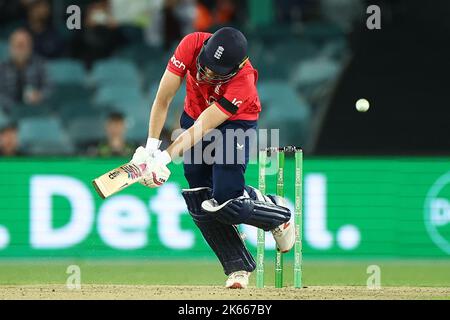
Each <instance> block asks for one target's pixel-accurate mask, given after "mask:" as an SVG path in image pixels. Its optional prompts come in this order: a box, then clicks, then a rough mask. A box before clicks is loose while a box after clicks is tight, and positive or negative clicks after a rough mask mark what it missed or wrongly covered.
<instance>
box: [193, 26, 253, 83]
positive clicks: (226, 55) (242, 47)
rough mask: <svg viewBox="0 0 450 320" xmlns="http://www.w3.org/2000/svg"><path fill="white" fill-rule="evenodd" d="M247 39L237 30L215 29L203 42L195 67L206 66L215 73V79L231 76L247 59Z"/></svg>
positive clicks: (222, 79) (223, 79)
mask: <svg viewBox="0 0 450 320" xmlns="http://www.w3.org/2000/svg"><path fill="white" fill-rule="evenodd" d="M247 58H248V57H247V39H246V38H245V36H244V35H243V34H242V32H240V31H239V30H237V29H235V28H231V27H224V28H221V29H219V30H217V31H216V32H215V33H214V34H213V35H212V36H211V37H210V38H208V39H207V40H206V41H205V43H204V44H203V48H202V50H201V51H200V54H199V56H198V58H197V69H198V71H199V72H200V73H204V71H205V70H204V68H205V67H207V68H208V69H210V70H211V71H213V72H214V73H215V74H216V77H215V78H216V79H215V80H217V81H222V82H225V81H226V80H229V79H230V78H231V77H233V76H234V75H235V74H236V73H237V72H238V71H239V68H240V67H241V66H242V65H243V63H244V62H245V61H246V59H247Z"/></svg>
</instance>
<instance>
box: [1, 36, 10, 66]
mask: <svg viewBox="0 0 450 320" xmlns="http://www.w3.org/2000/svg"><path fill="white" fill-rule="evenodd" d="M7 58H8V43H7V42H6V41H0V62H2V61H4V60H6V59H7Z"/></svg>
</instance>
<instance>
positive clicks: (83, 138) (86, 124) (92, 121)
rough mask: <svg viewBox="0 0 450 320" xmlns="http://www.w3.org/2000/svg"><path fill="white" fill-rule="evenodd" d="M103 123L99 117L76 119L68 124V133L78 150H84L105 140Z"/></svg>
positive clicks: (103, 120) (102, 118)
mask: <svg viewBox="0 0 450 320" xmlns="http://www.w3.org/2000/svg"><path fill="white" fill-rule="evenodd" d="M104 123H105V118H104V117H102V116H99V115H90V116H86V117H78V118H75V119H73V120H72V121H70V123H68V133H69V135H70V136H71V138H72V140H73V142H74V144H75V145H76V146H77V147H78V148H84V147H85V146H87V145H89V144H96V143H97V142H99V141H100V140H102V139H104V138H105V130H104Z"/></svg>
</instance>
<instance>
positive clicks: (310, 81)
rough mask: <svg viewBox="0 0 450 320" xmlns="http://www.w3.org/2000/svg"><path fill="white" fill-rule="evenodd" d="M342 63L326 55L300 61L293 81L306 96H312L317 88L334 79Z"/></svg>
mask: <svg viewBox="0 0 450 320" xmlns="http://www.w3.org/2000/svg"><path fill="white" fill-rule="evenodd" d="M340 70H341V65H340V63H339V62H337V61H335V60H332V59H330V58H326V57H319V58H313V59H309V60H306V61H302V62H300V63H299V64H298V65H297V66H296V67H295V69H294V72H293V75H292V78H291V82H292V84H293V85H294V87H295V88H296V89H298V90H300V92H302V94H304V95H305V96H310V95H311V94H312V92H313V91H314V89H315V88H318V87H320V86H321V85H323V84H324V83H327V82H329V81H332V80H334V79H335V78H336V77H337V75H338V74H339V71H340Z"/></svg>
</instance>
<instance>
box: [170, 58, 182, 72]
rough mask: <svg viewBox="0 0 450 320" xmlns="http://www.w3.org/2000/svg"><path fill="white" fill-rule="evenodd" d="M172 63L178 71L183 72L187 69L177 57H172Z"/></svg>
mask: <svg viewBox="0 0 450 320" xmlns="http://www.w3.org/2000/svg"><path fill="white" fill-rule="evenodd" d="M170 61H171V62H172V64H173V65H174V66H175V67H177V68H178V69H183V70H185V69H186V66H185V65H184V63H183V62H181V61H180V60H177V59H176V58H175V56H172V58H170Z"/></svg>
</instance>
